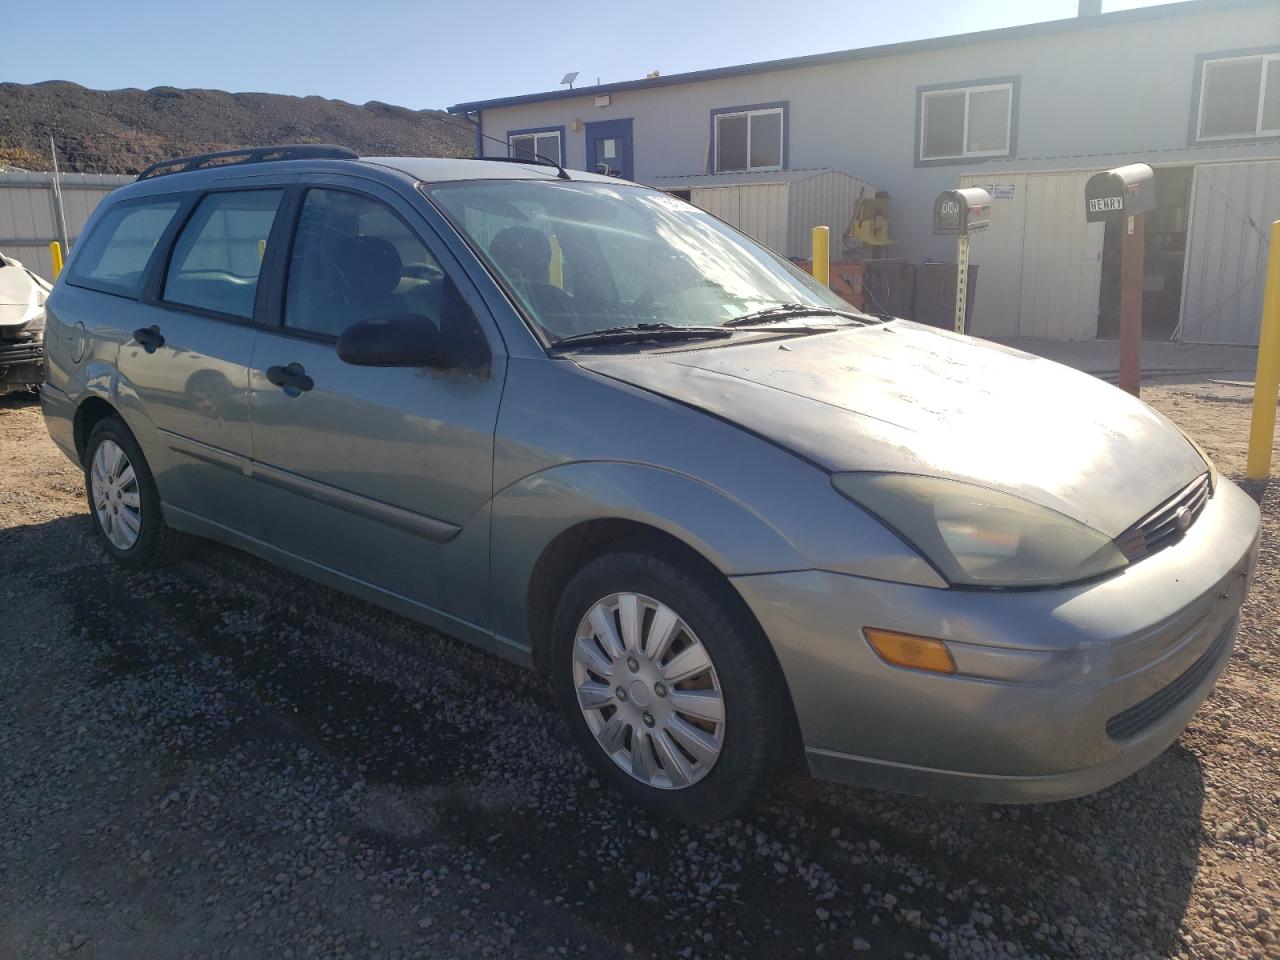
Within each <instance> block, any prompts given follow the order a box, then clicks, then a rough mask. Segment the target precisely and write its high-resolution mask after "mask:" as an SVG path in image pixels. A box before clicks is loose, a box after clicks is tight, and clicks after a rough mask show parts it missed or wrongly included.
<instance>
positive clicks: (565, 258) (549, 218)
mask: <svg viewBox="0 0 1280 960" xmlns="http://www.w3.org/2000/svg"><path fill="white" fill-rule="evenodd" d="M423 190H424V192H426V193H427V194H428V196H429V197H430V198H431V199H432V201H434V202H435V204H436V205H437V207H439V208H440V209H441V210H442V211H443V212H444V214H445V216H447V217H448V218H449V219H450V221H451V222H452V223H453V224H454V225H455V226H456V227H457V228H458V230H459V232H460V233H461V234H462V235H463V236H464V237H465V238H466V240H467V241H468V243H469V244H470V245H471V247H472V249H474V250H475V251H476V253H477V254H478V255H479V256H480V257H481V259H482V260H484V261H485V262H486V264H487V265H488V266H489V268H490V270H491V271H492V272H493V273H494V275H495V276H497V277H498V278H499V279H500V280H501V282H502V284H503V285H504V286H505V287H506V289H507V290H508V291H509V293H510V294H511V295H512V297H513V298H514V299H515V300H516V301H517V302H518V303H519V304H520V305H521V307H523V309H524V312H525V314H526V315H527V316H528V317H529V318H530V320H531V321H532V322H533V323H534V324H535V325H536V326H537V327H538V328H539V329H540V330H541V331H542V333H543V334H544V335H545V336H546V338H547V339H548V340H550V341H553V342H554V341H556V340H559V339H562V338H564V337H570V336H575V335H578V334H585V333H592V332H595V331H597V330H603V329H607V328H611V327H617V326H626V325H637V324H653V323H659V324H672V325H679V326H714V325H719V324H722V323H724V322H725V321H727V320H733V319H736V318H738V317H741V316H743V315H745V314H748V313H753V312H755V311H758V310H763V309H766V308H770V307H775V306H778V305H780V304H796V303H799V304H804V305H808V306H814V307H819V308H825V309H830V310H841V311H846V312H847V311H848V310H849V309H850V308H849V304H848V303H846V302H845V301H844V300H841V299H840V298H839V297H837V296H836V295H835V294H834V293H832V292H831V291H830V290H828V289H827V288H826V287H824V286H822V285H821V284H819V283H817V282H816V281H814V280H813V278H812V277H810V276H809V275H808V274H806V273H804V272H802V271H801V270H799V269H798V268H796V267H795V266H793V265H792V264H790V263H788V262H787V261H786V260H784V259H783V258H781V257H779V256H777V255H776V254H774V253H772V252H771V251H769V250H768V249H766V248H765V247H764V246H762V245H761V244H759V243H757V242H756V241H755V240H753V239H751V238H750V237H748V236H746V235H744V234H741V233H739V232H738V231H736V230H734V229H733V228H732V227H730V226H728V225H727V224H725V223H724V222H722V221H720V220H718V219H716V218H715V217H713V216H712V215H711V214H709V213H707V212H706V211H704V210H700V209H699V208H697V207H694V206H692V205H690V204H688V203H685V202H684V201H682V200H678V199H676V198H675V197H671V196H668V195H667V194H664V193H660V192H658V191H656V190H650V189H648V188H646V187H635V186H625V185H618V186H614V185H612V184H604V183H582V182H573V181H563V180H554V181H549V182H548V181H542V180H537V181H529V180H480V181H465V182H457V183H448V184H439V185H436V186H432V187H424V188H423Z"/></svg>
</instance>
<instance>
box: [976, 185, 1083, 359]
mask: <svg viewBox="0 0 1280 960" xmlns="http://www.w3.org/2000/svg"><path fill="white" fill-rule="evenodd" d="M1089 176H1090V174H1089V173H1087V172H1081V173H1050V174H1045V173H1036V174H1009V173H1004V174H989V175H985V176H983V175H973V176H966V177H961V178H960V179H961V185H962V186H966V187H968V186H976V187H987V186H991V185H992V184H1005V185H1007V184H1012V185H1013V188H1014V196H1013V199H1012V200H993V201H992V204H991V226H990V227H989V228H988V229H987V230H986V231H984V232H983V233H981V234H978V235H977V236H976V237H975V239H974V240H973V241H972V243H973V247H972V261H973V262H974V263H976V264H978V281H977V284H978V289H977V297H976V300H975V305H974V323H973V325H972V327H971V332H973V333H975V334H978V335H981V336H987V337H1014V336H1018V337H1038V338H1043V339H1054V340H1087V339H1091V338H1093V337H1095V336H1097V333H1098V287H1099V285H1100V283H1101V280H1102V237H1103V231H1102V226H1101V225H1100V224H1088V223H1085V220H1084V184H1085V181H1086V180H1088V179H1089Z"/></svg>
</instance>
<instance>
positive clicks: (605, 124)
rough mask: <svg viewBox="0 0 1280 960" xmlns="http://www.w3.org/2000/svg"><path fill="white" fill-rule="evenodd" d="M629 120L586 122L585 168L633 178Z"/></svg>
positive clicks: (626, 178) (607, 174) (624, 177)
mask: <svg viewBox="0 0 1280 960" xmlns="http://www.w3.org/2000/svg"><path fill="white" fill-rule="evenodd" d="M631 148H632V138H631V121H630V120H629V119H628V120H601V121H597V122H595V123H588V124H587V169H588V170H589V171H591V172H592V173H603V174H605V175H606V176H610V177H622V179H624V180H632V179H634V178H635V168H634V165H633V162H632V152H631Z"/></svg>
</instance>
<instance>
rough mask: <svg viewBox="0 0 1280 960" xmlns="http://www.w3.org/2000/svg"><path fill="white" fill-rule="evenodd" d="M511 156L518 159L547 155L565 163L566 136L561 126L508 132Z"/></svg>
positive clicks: (531, 158)
mask: <svg viewBox="0 0 1280 960" xmlns="http://www.w3.org/2000/svg"><path fill="white" fill-rule="evenodd" d="M507 144H508V145H509V146H510V148H511V152H510V156H512V157H514V158H515V159H517V160H534V159H536V158H537V157H545V158H546V159H547V160H553V161H555V162H557V163H560V164H563V163H564V138H563V136H562V135H561V131H560V129H559V128H548V129H546V130H519V131H513V132H511V133H508V134H507Z"/></svg>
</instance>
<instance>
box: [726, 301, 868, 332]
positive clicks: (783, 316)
mask: <svg viewBox="0 0 1280 960" xmlns="http://www.w3.org/2000/svg"><path fill="white" fill-rule="evenodd" d="M827 316H830V317H844V318H846V319H848V320H857V321H858V322H859V323H863V324H865V323H871V322H872V319H871V318H870V317H867V316H863V315H862V314H860V313H853V312H852V311H848V310H833V309H832V308H830V307H815V306H814V305H812V304H809V303H778V304H774V305H773V306H772V307H765V308H764V309H763V310H755V311H752V312H751V313H744V314H743V315H742V316H740V317H734V318H733V319H732V320H726V321H725V322H724V323H723V324H721V326H725V327H754V326H756V325H758V324H766V323H781V322H782V321H784V320H790V319H791V318H792V317H827Z"/></svg>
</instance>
